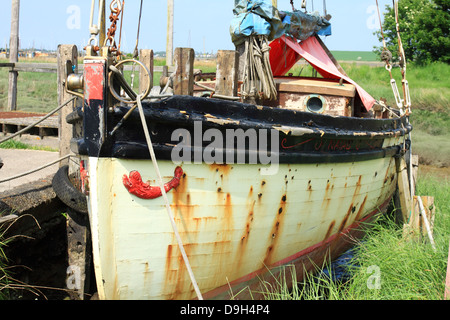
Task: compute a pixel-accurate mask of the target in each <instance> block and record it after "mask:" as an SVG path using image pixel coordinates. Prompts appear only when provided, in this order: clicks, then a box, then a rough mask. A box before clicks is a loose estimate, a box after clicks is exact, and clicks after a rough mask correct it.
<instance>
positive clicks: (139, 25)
mask: <svg viewBox="0 0 450 320" xmlns="http://www.w3.org/2000/svg"><path fill="white" fill-rule="evenodd" d="M143 2H144V0H141V6H140V9H139V20H138V28H137V35H136V47H135V48H134V52H133V57H134V58H136V57H138V56H139V53H138V45H139V33H140V31H141V17H142V3H143Z"/></svg>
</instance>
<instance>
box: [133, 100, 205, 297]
mask: <svg viewBox="0 0 450 320" xmlns="http://www.w3.org/2000/svg"><path fill="white" fill-rule="evenodd" d="M136 100H137V106H138V110H139V116H140V118H141V122H142V128H143V130H144V135H145V139H146V142H147V147H148V151H149V152H150V157H151V159H152V162H153V167H154V169H155V171H156V176H157V178H158V184H159V187H160V189H161V194H162V196H163V199H164V202H165V205H166V210H167V214H168V215H169V219H170V223H171V225H172V229H173V231H174V233H175V237H176V239H177V242H178V247H179V249H180V251H181V255H182V257H183V260H184V263H185V265H186V269H187V271H188V273H189V277H190V278H191V282H192V285H193V286H194V290H195V293H196V294H197V298H198V300H203V296H202V294H201V292H200V289H199V287H198V284H197V281H196V280H195V276H194V273H193V271H192V268H191V265H190V263H189V258H188V256H187V254H186V251H185V250H184V246H183V241H182V239H181V237H180V234H179V232H178V228H177V225H176V223H175V220H174V216H173V213H172V209H171V207H170V204H169V199H168V197H167V193H166V190H165V189H164V183H163V181H162V178H161V172H160V171H159V166H158V162H157V159H156V156H155V151H154V149H153V144H152V140H151V138H150V133H149V132H148V126H147V121H146V119H145V115H144V108H143V107H142V103H141V95H138V96H137V98H136Z"/></svg>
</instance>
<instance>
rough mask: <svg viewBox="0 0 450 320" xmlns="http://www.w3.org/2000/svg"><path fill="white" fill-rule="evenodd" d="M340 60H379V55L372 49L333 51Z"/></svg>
mask: <svg viewBox="0 0 450 320" xmlns="http://www.w3.org/2000/svg"><path fill="white" fill-rule="evenodd" d="M331 53H332V54H333V56H334V57H335V58H336V60H339V61H378V60H379V59H378V56H377V55H376V53H374V52H372V51H332V52H331Z"/></svg>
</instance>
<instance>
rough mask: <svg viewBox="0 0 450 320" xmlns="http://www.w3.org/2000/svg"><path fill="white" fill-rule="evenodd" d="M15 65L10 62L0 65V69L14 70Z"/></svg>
mask: <svg viewBox="0 0 450 320" xmlns="http://www.w3.org/2000/svg"><path fill="white" fill-rule="evenodd" d="M15 65H16V64H15V63H10V62H6V63H0V68H14V66H15Z"/></svg>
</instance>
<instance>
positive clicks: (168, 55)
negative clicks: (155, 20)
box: [166, 0, 173, 66]
mask: <svg viewBox="0 0 450 320" xmlns="http://www.w3.org/2000/svg"><path fill="white" fill-rule="evenodd" d="M166 65H168V66H171V65H173V0H167V45H166Z"/></svg>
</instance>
